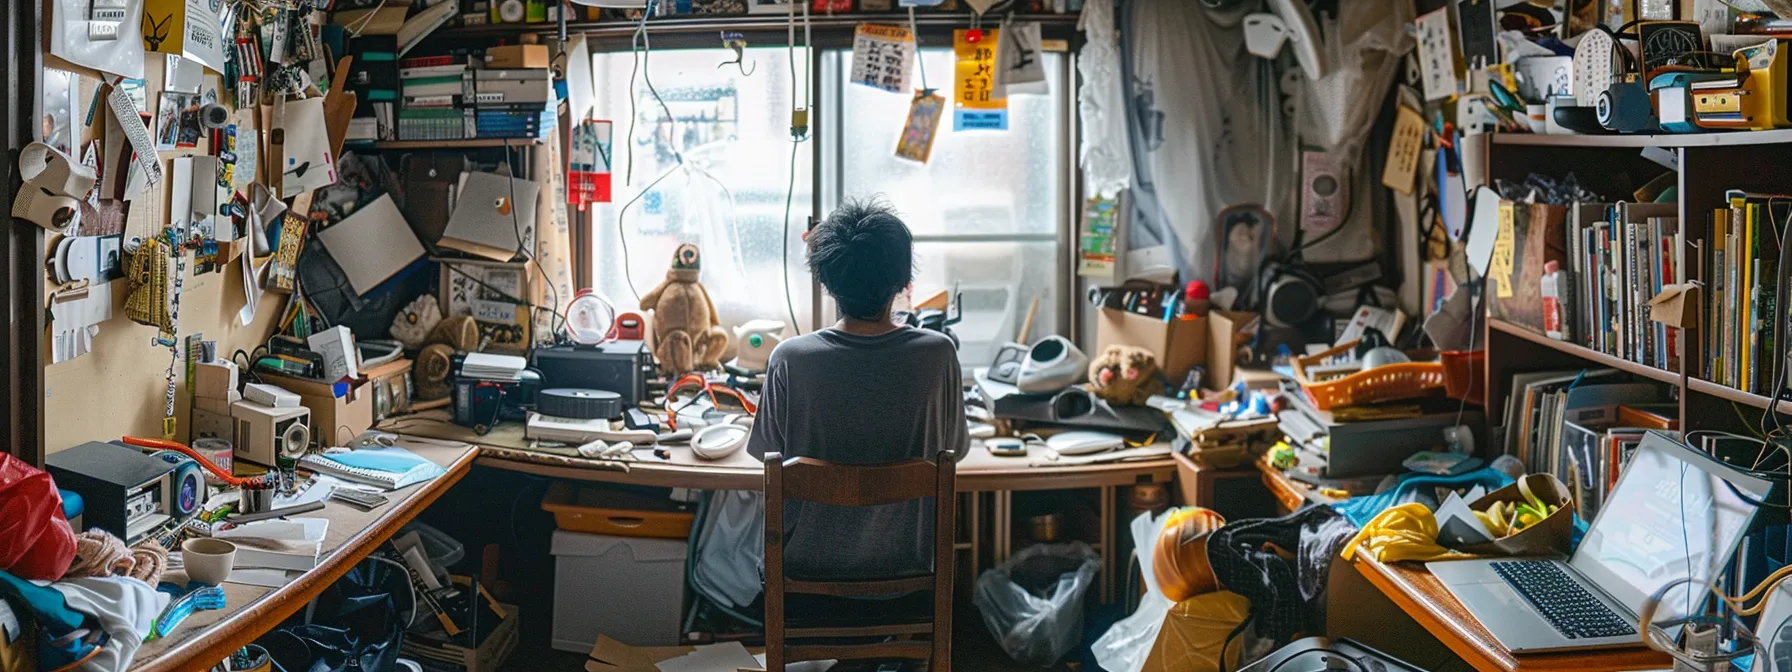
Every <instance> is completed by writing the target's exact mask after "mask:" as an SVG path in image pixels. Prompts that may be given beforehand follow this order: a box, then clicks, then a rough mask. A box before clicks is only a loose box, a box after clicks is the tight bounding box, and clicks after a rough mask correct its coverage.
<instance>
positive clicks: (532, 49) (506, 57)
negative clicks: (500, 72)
mask: <svg viewBox="0 0 1792 672" xmlns="http://www.w3.org/2000/svg"><path fill="white" fill-rule="evenodd" d="M485 67H488V68H546V67H548V46H547V45H545V44H511V45H505V46H501V47H492V48H490V49H487V50H485Z"/></svg>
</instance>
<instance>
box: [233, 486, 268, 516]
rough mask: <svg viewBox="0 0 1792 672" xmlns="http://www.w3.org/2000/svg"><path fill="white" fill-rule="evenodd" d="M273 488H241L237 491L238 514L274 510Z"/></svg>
mask: <svg viewBox="0 0 1792 672" xmlns="http://www.w3.org/2000/svg"><path fill="white" fill-rule="evenodd" d="M275 492H276V490H275V489H273V488H259V489H257V488H243V489H242V490H238V491H237V510H238V512H239V513H261V512H263V511H268V510H271V509H273V508H274V493H275Z"/></svg>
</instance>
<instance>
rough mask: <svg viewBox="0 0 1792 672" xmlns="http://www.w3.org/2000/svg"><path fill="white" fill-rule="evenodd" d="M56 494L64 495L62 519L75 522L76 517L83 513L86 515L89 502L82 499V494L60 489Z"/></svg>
mask: <svg viewBox="0 0 1792 672" xmlns="http://www.w3.org/2000/svg"><path fill="white" fill-rule="evenodd" d="M56 492H57V493H58V494H61V495H62V517H63V518H67V519H69V520H74V519H75V517H76V516H79V515H81V514H82V513H85V512H86V511H87V500H84V499H81V495H80V493H77V492H75V491H73V490H63V489H60V488H58V489H57V490H56Z"/></svg>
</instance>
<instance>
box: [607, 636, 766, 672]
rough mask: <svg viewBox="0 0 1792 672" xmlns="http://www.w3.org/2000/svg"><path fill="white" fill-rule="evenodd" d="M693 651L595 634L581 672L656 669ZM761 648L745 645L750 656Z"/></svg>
mask: <svg viewBox="0 0 1792 672" xmlns="http://www.w3.org/2000/svg"><path fill="white" fill-rule="evenodd" d="M696 650H697V647H695V646H629V645H627V644H623V643H622V642H618V641H616V640H614V639H610V638H609V637H606V636H603V635H598V636H597V644H596V645H594V646H592V647H591V654H590V655H589V656H587V657H586V659H585V672H659V667H658V665H659V663H663V662H666V661H668V660H671V659H673V658H677V657H679V656H684V655H688V654H690V653H691V652H693V651H696ZM764 651H765V649H762V648H759V647H748V648H747V652H748V653H751V654H754V655H758V654H760V653H763V652H764ZM719 672H720V671H719Z"/></svg>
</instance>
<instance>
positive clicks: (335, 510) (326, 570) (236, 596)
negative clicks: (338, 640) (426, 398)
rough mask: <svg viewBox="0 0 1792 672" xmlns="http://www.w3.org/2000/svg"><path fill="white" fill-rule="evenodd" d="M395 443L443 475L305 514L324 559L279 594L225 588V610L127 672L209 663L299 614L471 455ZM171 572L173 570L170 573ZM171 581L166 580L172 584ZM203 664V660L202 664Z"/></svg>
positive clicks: (460, 446) (148, 650)
mask: <svg viewBox="0 0 1792 672" xmlns="http://www.w3.org/2000/svg"><path fill="white" fill-rule="evenodd" d="M399 445H400V446H402V447H404V448H407V449H409V450H410V451H411V452H413V453H416V454H417V455H420V456H422V457H424V458H426V459H428V460H430V461H432V462H435V463H436V464H439V465H441V466H442V467H443V468H444V469H446V470H447V473H446V474H444V475H442V476H439V477H437V478H435V479H432V480H429V481H426V482H424V483H419V484H416V485H412V486H409V487H407V488H403V489H401V490H396V491H393V492H390V493H387V495H388V497H389V498H390V500H391V501H390V502H388V503H386V504H383V505H381V506H378V507H375V508H374V509H373V510H371V511H361V510H358V509H355V508H352V507H349V506H347V505H344V504H342V503H340V502H334V501H331V502H328V503H327V504H326V506H325V508H324V509H323V510H322V511H320V512H317V513H314V514H311V515H314V516H317V517H322V518H327V519H329V520H330V526H329V530H328V533H327V536H326V537H325V540H324V553H325V555H324V556H323V557H322V558H321V559H320V560H319V562H318V565H317V569H315V570H312V571H309V572H306V573H305V574H304V575H303V576H302V577H300V578H299V579H298V580H296V581H293V582H292V583H289V584H287V585H285V586H283V587H280V588H264V587H259V586H251V585H246V584H241V583H224V584H222V587H223V588H224V594H225V598H226V600H227V606H225V607H224V608H223V609H217V610H210V611H197V612H194V614H193V615H192V616H191V617H189V618H188V619H187V620H186V621H185V622H183V623H182V624H181V625H180V626H179V627H178V628H177V629H176V630H175V631H174V632H173V633H172V634H170V635H169V636H168V637H164V638H162V639H158V640H155V641H152V642H148V643H146V644H144V645H143V648H142V649H140V650H138V652H137V656H136V659H135V662H134V663H133V665H132V667H131V669H133V670H146V671H147V670H158V671H159V670H193V669H202V668H205V667H208V666H209V665H210V664H211V662H210V661H218V660H222V659H224V658H227V657H229V656H230V654H231V652H233V651H236V650H237V649H239V648H241V647H242V646H243V645H245V644H248V643H249V642H252V641H254V640H255V639H256V638H257V637H259V636H261V634H262V633H264V632H266V631H267V630H269V629H271V628H272V627H274V626H275V625H276V624H278V623H279V622H280V621H281V620H284V619H285V618H286V617H288V616H289V615H291V614H293V613H294V612H296V611H298V610H299V609H301V608H303V607H304V606H305V604H306V603H307V602H309V601H310V600H311V599H312V598H314V597H316V596H317V595H318V594H319V593H320V592H322V591H323V590H324V589H325V588H327V587H329V585H330V584H331V583H334V582H335V581H336V579H338V578H340V577H341V576H342V575H343V574H344V573H346V572H347V571H348V570H349V569H350V568H352V567H354V566H355V564H356V563H358V562H360V561H361V559H362V558H364V557H366V556H367V554H368V553H370V552H372V551H373V550H374V549H375V548H377V547H379V545H380V544H382V543H385V541H386V540H387V539H388V538H390V537H392V535H393V534H394V533H396V532H397V531H398V528H399V527H401V526H403V525H404V524H405V523H407V522H410V520H411V519H413V518H415V517H416V516H417V514H418V513H420V512H422V511H423V509H425V508H427V507H428V506H429V505H430V504H431V503H432V502H434V501H435V500H436V499H437V498H439V497H441V495H442V493H444V492H447V491H448V489H449V488H451V487H453V486H454V484H455V483H457V482H459V481H460V479H461V478H462V477H463V476H465V475H466V474H467V472H468V471H469V470H470V469H471V467H472V464H473V459H474V457H475V456H476V455H477V453H478V450H477V449H476V448H475V447H473V446H471V445H467V444H464V443H451V442H446V441H428V442H424V441H407V440H402V439H401V440H400V441H399ZM171 573H173V574H178V573H179V572H178V571H171ZM178 579H179V577H175V578H174V579H170V580H178ZM201 661H208V662H201Z"/></svg>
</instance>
